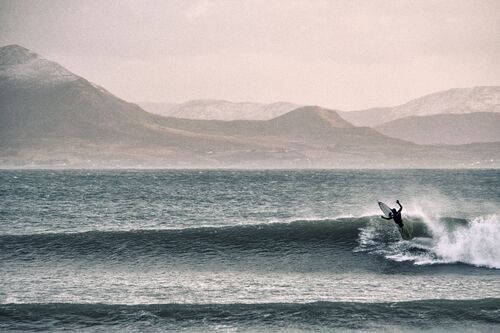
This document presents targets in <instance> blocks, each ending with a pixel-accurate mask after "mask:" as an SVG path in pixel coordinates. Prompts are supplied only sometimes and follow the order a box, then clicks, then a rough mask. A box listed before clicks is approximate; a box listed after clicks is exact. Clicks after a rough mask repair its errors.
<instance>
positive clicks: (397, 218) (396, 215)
mask: <svg viewBox="0 0 500 333" xmlns="http://www.w3.org/2000/svg"><path fill="white" fill-rule="evenodd" d="M396 203H397V204H398V205H399V210H396V208H392V209H391V212H390V213H389V217H385V216H381V217H382V218H383V219H385V220H394V222H395V223H396V224H397V225H398V227H400V228H403V226H404V225H403V219H402V218H401V211H402V210H403V206H401V204H400V203H399V200H396Z"/></svg>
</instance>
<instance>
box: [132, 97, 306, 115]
mask: <svg viewBox="0 0 500 333" xmlns="http://www.w3.org/2000/svg"><path fill="white" fill-rule="evenodd" d="M140 105H141V107H143V108H144V109H145V110H147V111H149V112H151V113H154V114H158V115H161V116H169V117H176V118H186V119H217V120H268V119H272V118H275V117H278V116H281V115H282V114H285V113H287V112H289V111H291V110H293V109H296V108H298V107H299V106H298V105H295V104H292V103H287V102H276V103H271V104H262V103H250V102H243V103H234V102H228V101H223V100H211V99H200V100H192V101H188V102H185V103H182V104H168V103H141V104H140Z"/></svg>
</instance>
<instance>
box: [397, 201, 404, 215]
mask: <svg viewBox="0 0 500 333" xmlns="http://www.w3.org/2000/svg"><path fill="white" fill-rule="evenodd" d="M396 203H397V204H398V205H399V210H398V213H401V211H402V210H403V206H401V204H400V203H399V200H396Z"/></svg>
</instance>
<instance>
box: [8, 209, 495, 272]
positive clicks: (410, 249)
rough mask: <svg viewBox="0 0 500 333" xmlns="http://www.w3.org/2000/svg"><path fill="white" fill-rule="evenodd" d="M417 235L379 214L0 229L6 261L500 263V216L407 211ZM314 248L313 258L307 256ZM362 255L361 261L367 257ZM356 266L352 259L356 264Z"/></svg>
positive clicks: (367, 264) (310, 255) (411, 227)
mask: <svg viewBox="0 0 500 333" xmlns="http://www.w3.org/2000/svg"><path fill="white" fill-rule="evenodd" d="M405 224H406V226H407V227H408V228H409V230H411V234H412V236H413V238H412V239H411V240H408V241H405V240H402V239H401V236H400V235H399V233H398V229H397V227H396V226H395V225H394V223H392V222H387V221H382V220H381V219H379V218H378V217H376V216H365V217H357V218H355V217H351V218H337V219H332V220H299V221H293V222H289V223H268V224H253V225H238V226H228V227H203V228H187V229H174V230H172V229H170V230H130V231H90V232H82V233H53V234H34V235H3V236H0V259H2V260H23V261H29V260H39V261H40V260H41V261H44V260H47V261H49V260H56V259H58V260H59V259H69V260H78V259H90V260H101V261H120V260H134V259H137V260H142V259H144V258H149V259H150V260H166V258H169V257H175V256H177V257H178V256H182V257H184V258H194V257H200V258H201V257H220V258H226V259H228V258H229V259H231V258H232V259H234V260H240V259H241V258H242V256H275V257H282V256H292V255H293V256H295V258H297V257H300V256H302V257H304V258H303V259H304V261H305V260H313V259H317V260H322V262H325V259H324V258H329V259H331V260H332V261H342V260H344V261H346V262H347V261H349V260H355V261H356V262H355V264H356V265H358V264H363V265H366V266H370V267H371V266H372V265H371V264H369V263H367V262H368V261H369V260H371V258H366V260H364V263H362V262H360V260H362V259H360V258H359V255H360V254H362V253H371V254H378V255H381V256H383V257H384V258H385V259H387V260H390V261H392V262H413V263H414V264H416V265H435V264H453V263H463V264H469V265H473V266H482V267H489V268H500V247H498V246H497V244H498V243H500V221H499V220H498V217H497V215H490V216H482V217H477V218H474V219H472V220H467V219H458V218H429V217H427V216H425V215H420V216H417V215H410V216H407V217H406V219H405ZM308 255H309V258H307V256H308ZM362 261H363V260H362ZM353 265H354V263H353Z"/></svg>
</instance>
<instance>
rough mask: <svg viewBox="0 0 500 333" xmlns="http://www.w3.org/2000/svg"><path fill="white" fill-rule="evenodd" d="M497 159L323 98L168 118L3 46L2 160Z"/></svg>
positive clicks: (492, 148)
mask: <svg viewBox="0 0 500 333" xmlns="http://www.w3.org/2000/svg"><path fill="white" fill-rule="evenodd" d="M495 165H499V166H500V151H499V149H498V145H495V144H479V145H475V146H473V147H472V146H454V147H433V146H419V145H416V144H414V143H411V142H407V141H404V140H400V139H395V138H391V137H388V136H386V135H383V134H381V133H379V132H377V131H376V130H374V129H372V128H367V127H355V126H353V125H352V124H351V123H350V122H348V121H346V120H344V119H343V118H342V117H340V116H339V114H338V112H336V111H334V110H328V109H324V108H321V107H317V106H308V107H299V108H294V109H293V110H291V111H289V112H286V113H284V114H281V115H280V116H277V117H274V118H272V119H268V120H232V121H224V120H199V119H181V118H175V117H162V116H159V115H154V114H151V113H149V112H146V111H144V110H143V109H141V108H140V107H139V106H137V105H135V104H131V103H128V102H126V101H124V100H122V99H120V98H118V97H116V96H114V95H112V94H110V93H109V92H108V91H106V90H105V89H104V88H102V87H99V86H97V85H95V84H93V83H91V82H89V81H87V80H85V79H84V78H82V77H79V76H77V75H75V74H73V73H71V72H69V71H68V70H67V69H65V68H64V67H62V66H60V65H58V64H57V63H54V62H51V61H49V60H46V59H44V58H42V57H40V56H39V55H37V54H35V53H33V52H31V51H29V50H27V49H25V48H23V47H21V46H17V45H11V46H5V47H1V48H0V167H19V166H20V167H68V166H70V167H162V168H163V167H175V168H187V167H197V168H202V167H238V168H240V167H241V168H277V167H279V168H303V167H308V168H311V167H315V168H318V167H319V168H332V167H342V168H367V167H377V168H380V167H382V168H384V167H390V168H394V167H429V166H433V167H491V166H495Z"/></svg>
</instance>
